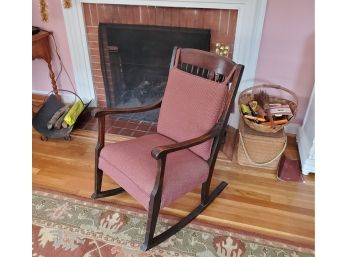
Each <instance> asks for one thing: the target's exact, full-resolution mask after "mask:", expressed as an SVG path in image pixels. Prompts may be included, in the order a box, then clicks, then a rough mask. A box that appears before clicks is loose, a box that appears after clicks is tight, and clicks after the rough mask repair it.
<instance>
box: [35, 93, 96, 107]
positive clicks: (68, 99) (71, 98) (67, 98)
mask: <svg viewBox="0 0 348 257" xmlns="http://www.w3.org/2000/svg"><path fill="white" fill-rule="evenodd" d="M51 92H52V91H46V90H32V93H33V94H37V95H48V94H49V93H51ZM59 94H60V95H61V96H62V100H63V102H64V103H73V102H75V99H76V97H75V95H73V94H71V93H68V92H61V93H59ZM81 99H82V101H83V102H84V103H87V102H88V100H87V99H84V98H83V97H82V98H81ZM95 106H97V105H96V103H95V100H93V101H92V102H91V103H90V104H89V107H95Z"/></svg>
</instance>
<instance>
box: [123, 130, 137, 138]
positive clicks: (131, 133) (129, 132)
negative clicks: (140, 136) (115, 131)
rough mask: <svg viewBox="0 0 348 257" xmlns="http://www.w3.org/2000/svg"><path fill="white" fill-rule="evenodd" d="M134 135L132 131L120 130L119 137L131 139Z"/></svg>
mask: <svg viewBox="0 0 348 257" xmlns="http://www.w3.org/2000/svg"><path fill="white" fill-rule="evenodd" d="M133 134H134V130H131V129H122V130H121V132H120V135H122V136H130V137H132V136H133Z"/></svg>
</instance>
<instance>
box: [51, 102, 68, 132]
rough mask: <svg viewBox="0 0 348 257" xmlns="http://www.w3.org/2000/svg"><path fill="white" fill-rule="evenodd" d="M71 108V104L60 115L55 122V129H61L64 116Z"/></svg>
mask: <svg viewBox="0 0 348 257" xmlns="http://www.w3.org/2000/svg"><path fill="white" fill-rule="evenodd" d="M69 109H70V105H69V108H66V110H65V111H64V113H63V114H62V115H61V116H60V117H59V119H58V120H57V121H56V122H55V123H54V128H55V129H60V128H61V127H62V123H63V122H64V117H65V115H66V114H67V113H68V111H69Z"/></svg>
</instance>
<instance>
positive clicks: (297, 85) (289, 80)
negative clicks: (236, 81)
mask: <svg viewBox="0 0 348 257" xmlns="http://www.w3.org/2000/svg"><path fill="white" fill-rule="evenodd" d="M32 2H33V25H35V26H39V27H42V28H44V29H47V30H51V31H53V32H54V35H55V37H56V41H57V45H58V49H59V52H60V55H61V57H62V59H63V62H64V64H65V66H66V68H67V70H68V72H69V74H70V76H71V78H72V79H73V81H74V75H73V68H72V63H71V58H70V52H69V49H68V42H67V36H66V30H65V25H64V20H63V13H62V8H63V7H62V4H61V1H57V0H48V12H49V21H48V23H45V22H42V21H41V17H40V11H39V0H33V1H32ZM53 62H54V64H53V66H54V70H55V71H56V74H58V73H57V71H58V70H59V66H58V64H59V63H58V60H57V58H56V57H54V60H53ZM32 74H33V81H32V83H33V84H32V85H33V90H46V91H47V90H51V83H50V79H49V76H48V70H47V65H46V64H45V62H44V61H42V60H35V61H33V71H32ZM265 82H266V83H276V84H280V85H282V86H284V87H287V88H289V89H290V90H292V91H293V92H295V93H296V95H297V97H298V99H299V109H298V113H297V117H296V119H295V121H294V122H295V123H298V124H301V123H302V121H303V118H304V115H305V111H306V108H307V104H308V101H309V97H310V93H311V91H312V88H313V85H314V0H306V1H303V0H268V4H267V10H266V16H265V21H264V27H263V34H262V39H261V46H260V52H259V58H258V65H257V70H256V83H265ZM58 85H59V87H61V88H66V89H71V86H70V83H69V81H68V79H67V76H66V74H64V73H62V75H61V78H60V79H59V81H58Z"/></svg>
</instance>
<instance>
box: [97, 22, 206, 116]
mask: <svg viewBox="0 0 348 257" xmlns="http://www.w3.org/2000/svg"><path fill="white" fill-rule="evenodd" d="M98 35H99V36H98V39H99V48H100V49H99V52H100V63H101V70H102V75H103V81H104V87H105V96H106V103H107V106H108V107H135V106H142V105H146V104H150V103H154V102H156V101H158V100H159V99H160V98H161V97H162V96H163V93H164V89H165V86H166V82H167V77H168V72H169V65H170V60H171V56H172V51H173V48H174V47H175V46H178V47H188V48H196V49H201V50H205V51H209V50H210V30H209V29H197V28H182V27H165V26H148V25H129V24H104V23H100V24H99V29H98ZM124 117H125V118H127V117H128V116H127V115H124ZM157 118H158V110H155V111H150V112H147V113H140V114H133V115H132V119H137V120H143V121H150V122H156V121H157Z"/></svg>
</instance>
